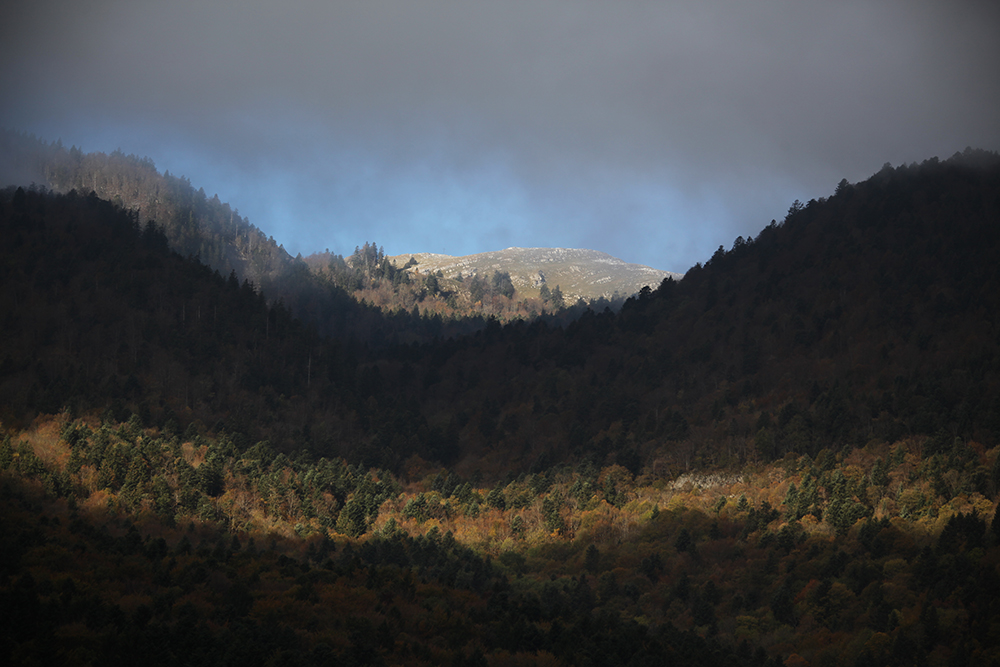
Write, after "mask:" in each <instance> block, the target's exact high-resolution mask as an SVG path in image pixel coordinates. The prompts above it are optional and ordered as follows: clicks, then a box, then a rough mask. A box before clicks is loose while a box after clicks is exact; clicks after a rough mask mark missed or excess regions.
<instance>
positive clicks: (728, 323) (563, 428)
mask: <svg viewBox="0 0 1000 667" xmlns="http://www.w3.org/2000/svg"><path fill="white" fill-rule="evenodd" d="M998 241H1000V160H998V158H997V156H996V155H995V154H991V153H981V152H975V151H967V152H966V153H965V154H961V155H956V156H955V157H953V158H951V159H950V160H947V161H943V162H941V161H938V160H930V161H927V162H925V163H924V164H922V165H919V166H918V165H913V166H909V167H899V168H895V169H894V168H891V167H888V166H887V167H885V168H884V169H883V170H882V171H880V172H879V173H878V174H876V175H874V176H873V177H872V178H871V179H869V180H868V181H865V182H863V183H859V184H856V185H850V184H848V183H846V182H842V183H841V184H840V185H839V186H838V188H837V190H836V193H835V194H834V195H833V196H831V197H830V198H829V199H824V200H820V201H811V202H809V203H807V204H804V205H803V204H800V203H798V202H796V203H795V204H794V205H793V206H792V207H791V209H790V210H789V213H788V216H787V217H786V218H785V220H784V221H783V222H781V223H776V222H772V224H771V225H769V226H768V227H766V228H765V229H763V230H762V231H761V233H760V234H759V235H758V236H757V238H755V239H742V238H739V239H737V240H736V242H735V243H734V246H733V248H732V249H731V250H729V251H726V250H724V249H723V248H720V249H719V251H718V252H716V253H715V255H713V257H712V258H711V259H710V260H709V261H707V262H706V263H705V265H704V266H701V265H698V266H695V267H694V268H692V269H691V270H690V271H689V272H688V274H687V275H686V276H685V277H684V279H683V280H682V281H680V282H674V281H666V282H664V283H663V285H662V286H661V287H660V288H659V289H658V290H655V291H652V292H643V293H642V294H640V295H639V296H637V297H636V298H634V299H632V300H630V301H628V302H627V303H626V305H625V307H624V308H623V309H622V311H621V313H619V314H617V315H613V314H611V313H603V314H592V315H590V316H585V317H583V318H581V319H580V320H579V321H577V322H575V323H573V324H571V325H569V326H568V327H567V328H566V329H565V331H563V330H558V329H548V328H546V327H544V326H541V325H534V326H525V325H521V326H512V327H507V328H504V329H494V330H488V331H486V332H484V333H483V334H479V335H477V336H476V337H475V338H472V339H465V340H462V341H458V342H454V343H451V344H449V345H446V346H443V347H438V348H435V349H434V351H433V353H432V354H431V356H430V357H428V358H427V359H428V360H430V359H432V360H433V361H428V362H427V363H426V364H425V366H424V369H423V372H422V374H420V373H418V375H420V379H421V382H422V383H423V384H424V385H425V386H424V389H423V391H422V392H421V396H422V400H423V402H424V406H425V414H426V415H427V416H428V418H429V419H430V420H431V421H432V422H433V421H434V420H435V415H436V416H437V418H438V419H440V420H441V421H442V422H444V421H447V420H449V419H451V418H452V417H453V416H454V415H456V414H458V415H459V416H460V417H461V419H459V421H458V423H457V426H460V427H461V433H462V434H463V435H465V436H466V437H467V438H468V439H469V440H470V441H476V442H478V443H479V444H481V445H482V446H484V447H486V448H487V449H489V448H491V447H495V448H496V449H497V450H498V451H500V452H503V454H502V455H503V456H505V457H507V456H509V455H510V451H511V450H513V451H524V452H525V454H526V456H528V457H529V458H530V457H533V456H537V455H538V454H539V453H540V452H543V451H545V449H546V447H552V448H554V451H553V452H552V454H553V455H554V456H555V458H556V459H558V458H560V457H561V456H563V455H565V454H568V453H570V452H572V453H573V454H574V455H579V454H580V453H582V452H584V451H589V452H591V453H592V454H593V455H595V456H598V457H604V456H606V455H607V453H608V452H609V451H611V450H618V451H622V450H628V451H629V452H635V453H637V454H638V455H639V456H640V459H641V460H644V461H647V462H648V460H649V458H648V457H649V456H652V455H653V454H655V453H663V452H668V453H671V454H672V455H676V456H681V457H682V458H684V459H685V460H686V461H688V462H690V457H691V456H692V455H694V454H697V455H704V456H708V457H710V458H711V459H712V460H718V461H722V460H733V457H739V458H741V459H742V458H745V457H747V456H763V457H765V458H770V457H774V456H780V455H782V454H783V453H784V452H787V451H797V452H800V453H801V452H809V453H815V452H816V451H818V450H820V449H822V448H824V447H831V446H832V447H840V446H843V445H851V444H863V443H864V442H866V441H867V440H868V439H870V438H872V437H877V438H883V439H888V440H893V439H895V438H898V437H902V436H904V435H907V434H939V433H940V434H941V435H942V437H943V436H944V434H949V435H950V436H951V437H954V436H961V437H963V438H978V439H981V440H982V441H984V442H993V441H994V440H995V439H996V438H997V434H998V426H1000V368H998V363H1000V362H998V360H1000V348H998V342H1000V341H998V335H1000V329H998V322H997V315H996V313H998V312H1000V268H998V267H1000V264H998V263H997V262H996V256H997V251H998V249H1000V247H998V246H1000V243H998ZM411 375H412V374H411ZM463 423H464V426H463V425H462V424H463ZM671 441H673V442H672V444H671ZM628 458H629V460H631V461H635V459H634V458H633V457H632V454H629V455H628Z"/></svg>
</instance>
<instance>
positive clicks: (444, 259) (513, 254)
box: [389, 248, 681, 303]
mask: <svg viewBox="0 0 1000 667" xmlns="http://www.w3.org/2000/svg"><path fill="white" fill-rule="evenodd" d="M410 258H413V259H414V260H416V262H417V263H416V265H415V266H414V267H412V268H411V269H410V270H411V271H412V272H419V273H436V272H438V271H440V272H441V273H442V274H443V275H444V277H446V278H455V277H457V276H459V275H462V276H470V277H471V276H473V275H477V274H478V275H484V276H490V275H492V274H493V273H494V272H495V271H504V272H506V273H509V274H510V278H511V281H512V283H513V285H514V287H515V288H516V289H517V291H518V292H519V293H521V294H523V295H526V296H538V295H539V291H540V289H541V287H542V286H543V285H545V286H547V287H548V288H549V289H550V290H551V289H554V288H555V287H559V288H560V290H561V292H562V293H563V296H564V298H565V299H566V300H567V302H569V303H574V302H576V301H577V300H578V299H582V300H584V301H587V302H589V301H594V300H596V299H602V298H603V299H608V300H611V301H614V300H616V299H619V298H624V297H629V296H631V295H633V294H635V293H637V292H638V291H639V290H641V289H642V288H643V287H653V288H655V287H657V286H659V284H660V283H661V282H663V280H664V279H665V278H667V277H668V276H671V277H673V278H675V279H679V278H680V277H681V274H679V273H670V272H669V271H661V270H659V269H652V268H650V267H648V266H642V265H641V264H629V263H627V262H623V261H622V260H620V259H618V258H616V257H612V256H611V255H608V254H607V253H603V252H598V251H596V250H573V249H567V248H507V249H506V250H499V251H495V252H484V253H478V254H475V255H466V256H463V257H452V256H450V255H439V254H432V253H415V254H411V255H406V254H403V255H397V256H395V257H390V258H389V259H390V260H391V261H392V262H393V263H394V264H395V265H396V266H400V267H402V266H404V265H405V264H406V263H407V262H409V260H410Z"/></svg>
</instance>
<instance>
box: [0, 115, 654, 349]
mask: <svg viewBox="0 0 1000 667" xmlns="http://www.w3.org/2000/svg"><path fill="white" fill-rule="evenodd" d="M8 183H12V184H20V185H25V186H27V185H28V184H29V183H31V184H35V185H36V187H42V188H44V189H46V190H51V191H54V192H59V193H68V192H70V191H74V190H75V191H76V192H78V193H79V194H87V193H90V192H93V193H94V194H95V195H97V196H98V197H100V198H102V199H105V200H107V201H111V202H113V203H115V204H117V205H119V206H121V207H122V208H124V209H126V210H129V211H132V212H134V213H135V215H136V216H137V217H138V219H139V222H140V224H145V223H146V222H150V221H151V222H153V223H154V224H156V225H157V226H158V227H159V229H160V230H161V231H162V232H163V234H164V235H165V236H166V238H167V241H168V243H169V245H170V247H171V248H172V249H174V250H175V251H177V252H178V253H180V254H181V255H183V256H191V257H197V258H198V259H199V260H200V261H202V262H203V263H205V264H207V265H208V266H210V267H212V268H213V269H215V270H217V271H219V272H220V273H221V274H222V275H223V276H228V275H229V274H230V273H233V274H235V276H236V278H237V279H238V280H239V281H241V282H242V281H247V282H249V283H250V284H251V285H252V286H253V287H254V289H256V290H259V291H262V292H263V293H264V294H265V295H266V298H267V299H269V300H270V301H271V302H278V301H280V302H282V303H283V304H284V305H285V306H287V307H288V308H290V309H291V311H292V312H293V313H294V314H295V315H296V316H298V317H300V318H302V319H303V320H306V321H309V322H311V323H312V324H313V325H314V326H316V327H317V328H318V329H319V331H320V332H322V333H324V334H327V335H334V336H337V337H341V338H344V337H352V336H361V337H364V338H366V339H368V340H369V341H370V342H372V343H375V344H380V341H396V342H400V341H406V342H412V341H417V340H430V339H433V337H434V336H440V335H459V334H462V333H467V332H469V331H471V330H475V329H476V328H481V327H482V326H485V320H486V318H488V317H495V318H498V319H500V320H501V321H505V322H506V321H509V320H512V319H523V318H528V319H531V318H534V317H538V316H540V315H546V314H548V315H551V314H552V313H553V312H554V311H556V310H559V309H560V308H561V306H558V307H556V306H554V305H553V304H552V303H550V302H549V301H548V300H539V299H538V297H539V294H538V290H537V288H535V287H533V286H530V285H529V284H528V282H525V281H521V280H520V274H518V281H517V285H515V286H514V287H515V291H516V292H517V293H516V294H506V295H505V294H500V293H499V292H497V293H496V294H486V295H485V296H486V297H488V298H486V299H484V298H482V297H483V295H480V294H477V295H476V296H477V298H471V294H470V290H469V285H468V284H466V285H462V284H460V283H458V282H452V283H450V284H446V285H443V286H439V285H437V284H436V283H435V282H433V281H432V282H431V284H426V283H427V281H426V276H424V277H423V278H421V279H420V280H419V281H418V282H417V283H416V284H412V285H411V284H410V281H409V279H408V274H406V273H399V274H398V275H397V273H396V272H395V271H392V270H391V269H389V268H387V267H384V266H382V262H383V260H384V255H383V253H381V251H380V250H379V249H378V247H377V245H375V244H368V243H365V245H364V249H362V248H356V250H355V253H354V254H352V255H349V256H347V257H346V258H345V257H344V256H342V255H338V254H336V253H330V252H329V251H326V252H323V253H316V254H314V255H311V256H308V257H306V258H302V257H291V256H290V255H289V254H288V253H287V252H286V251H285V249H284V247H282V246H281V245H279V244H278V243H277V242H276V241H275V240H274V238H273V237H269V236H267V235H266V234H265V233H264V232H263V231H261V230H260V229H258V228H257V227H255V226H254V225H252V224H251V223H250V221H249V220H247V219H246V218H244V217H242V216H241V215H240V214H239V211H238V210H237V209H235V208H233V207H231V206H230V205H229V204H228V203H223V202H221V201H220V200H219V198H218V196H217V195H216V196H212V197H209V196H208V195H207V194H206V193H205V190H204V189H203V188H199V189H197V190H196V189H195V188H194V187H193V186H192V185H191V182H190V181H189V180H188V179H186V178H184V177H177V176H173V175H171V174H170V173H164V174H161V173H160V172H159V171H157V169H156V165H155V163H154V162H153V160H151V159H150V158H148V157H138V156H135V155H126V154H124V153H122V152H121V151H115V152H113V153H111V154H110V155H107V154H104V153H87V154H84V153H83V152H82V151H81V150H80V149H78V148H76V147H75V146H74V147H71V148H68V149H67V148H66V147H64V146H63V145H62V144H61V142H54V143H47V142H44V141H41V140H39V139H37V138H35V137H34V136H29V135H25V134H21V133H18V132H14V131H11V130H3V131H0V185H2V184H8ZM369 251H370V252H369ZM505 252H506V251H505ZM592 261H594V262H597V263H598V265H600V264H602V263H603V264H606V265H607V266H609V267H610V266H615V267H616V268H615V270H614V271H611V272H606V271H597V270H593V271H592V270H591V269H586V268H585V267H584V266H583V265H576V267H575V268H574V267H573V266H566V267H563V266H562V265H561V264H560V263H556V264H553V265H552V266H551V268H552V270H554V271H556V274H555V275H556V276H558V277H561V276H562V274H563V269H567V270H570V271H572V273H571V274H570V275H571V276H572V277H569V276H567V277H566V278H565V282H566V286H567V287H568V286H570V285H572V286H573V287H572V289H571V290H570V292H571V294H570V295H568V296H567V303H569V304H570V305H572V304H573V303H575V302H576V300H577V298H579V297H582V298H584V300H586V301H588V302H591V301H594V300H595V299H598V298H604V299H605V301H606V303H603V302H602V304H600V305H603V306H608V305H610V306H612V307H613V308H617V307H618V306H619V305H620V302H621V300H623V299H624V298H625V297H627V296H629V295H631V294H632V293H634V292H636V291H638V289H640V288H641V287H642V286H643V285H647V284H657V283H658V280H655V279H654V278H655V277H656V276H661V277H662V276H664V275H666V273H664V272H655V271H653V270H651V269H647V268H645V267H627V266H625V265H621V266H618V265H617V264H616V263H615V262H612V261H611V258H607V257H605V258H597V257H596V256H595V258H594V259H593V260H592ZM619 264H620V263H619ZM578 269H583V270H582V271H581V270H578ZM590 274H593V276H592V280H594V281H600V282H599V283H597V284H595V285H593V286H588V285H587V282H586V280H583V281H581V280H580V277H581V276H586V275H590ZM394 276H395V279H394ZM484 276H485V278H486V279H489V278H490V277H491V276H492V272H490V273H489V274H484ZM557 284H558V283H557ZM488 287H489V286H487V288H488ZM553 287H554V285H553ZM486 291H487V292H489V289H487V290H486ZM616 292H617V293H618V294H619V296H618V297H617V298H615V293H616ZM361 302H363V303H361ZM378 311H381V313H385V314H388V315H397V317H394V318H393V317H390V318H381V317H377V316H375V313H376V312H378ZM401 312H402V313H405V314H406V315H407V316H408V315H410V314H413V315H414V316H419V315H421V314H423V315H425V316H426V317H434V316H437V317H439V318H443V319H445V320H448V322H446V323H445V322H420V321H418V320H413V321H411V318H409V317H398V315H399V314H400V313H401ZM576 312H577V311H575V310H571V311H569V312H567V313H564V314H563V317H564V318H571V317H573V316H574V315H575V313H576ZM381 313H380V314H381ZM476 316H481V317H480V318H479V319H478V320H477V319H475V318H476ZM457 318H466V320H465V321H464V322H463V323H462V324H455V323H454V322H453V320H455V319H457Z"/></svg>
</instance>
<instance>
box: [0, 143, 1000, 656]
mask: <svg viewBox="0 0 1000 667" xmlns="http://www.w3.org/2000/svg"><path fill="white" fill-rule="evenodd" d="M144 219H145V214H139V213H136V212H135V211H133V210H127V209H125V208H122V206H120V205H118V204H116V203H115V202H110V201H106V200H103V199H102V198H101V197H100V196H98V194H97V192H96V190H95V193H94V194H91V195H83V194H81V193H80V192H79V191H73V192H68V193H66V194H52V193H50V192H47V191H45V190H44V189H43V188H30V187H29V188H16V189H15V188H10V189H7V190H5V191H3V192H2V193H0V234H2V236H3V238H4V239H6V240H8V242H7V243H5V244H4V245H3V248H2V249H0V260H2V261H0V334H2V335H0V410H2V411H0V425H2V429H3V431H2V433H0V469H2V471H0V502H2V504H3V510H4V511H3V512H2V513H0V514H2V517H3V523H4V526H3V529H4V534H5V535H9V536H10V539H9V540H6V541H5V543H4V547H3V549H2V551H0V596H2V599H0V602H2V604H0V609H3V610H6V611H5V612H4V613H5V616H4V621H5V622H4V623H3V624H0V627H2V628H3V630H2V632H0V635H2V642H0V651H2V652H3V655H4V656H5V657H7V656H9V660H8V661H9V662H13V663H15V664H16V663H30V662H33V661H34V662H53V661H55V662H66V663H70V662H79V663H83V664H89V663H92V662H96V661H98V660H99V659H104V658H107V657H108V656H111V657H112V658H113V659H116V660H118V661H122V662H125V661H129V660H134V659H136V656H137V655H139V652H140V651H142V650H143V649H142V648H141V647H147V646H151V645H155V646H158V647H160V648H161V650H160V651H159V652H157V653H155V654H154V655H152V656H150V655H148V654H143V659H144V660H145V661H147V662H150V661H151V662H156V663H162V664H190V663H193V662H199V661H201V662H206V663H207V662H212V663H213V664H219V663H223V664H226V663H237V662H238V663H240V664H280V663H281V662H294V663H298V664H329V663H331V662H337V663H338V664H380V663H382V664H416V665H430V664H489V665H505V664H629V663H630V662H631V663H632V664H647V663H649V664H664V663H672V662H680V663H685V662H695V661H697V662H700V663H703V664H706V665H714V664H719V665H722V664H747V665H750V664H758V665H763V664H768V663H769V664H782V663H783V664H786V665H793V664H799V665H802V664H812V665H841V664H844V662H845V661H847V662H849V663H852V664H857V665H868V664H871V665H882V664H891V665H908V664H915V663H921V664H928V665H951V664H992V663H995V662H997V661H1000V653H998V648H997V647H998V646H1000V637H998V635H997V628H998V627H1000V624H998V619H1000V608H998V607H997V600H1000V569H998V568H1000V539H998V531H1000V519H998V513H997V511H996V501H997V499H998V492H1000V457H998V453H1000V442H998V440H1000V328H998V325H1000V323H998V322H997V313H998V312H1000V303H998V302H1000V266H998V263H997V262H996V261H995V258H996V256H997V251H998V250H1000V157H998V156H997V155H996V154H992V153H985V152H978V151H966V152H965V153H963V154H957V155H955V156H954V157H952V158H950V159H948V160H944V161H939V160H928V161H927V162H925V163H923V164H921V165H910V166H902V167H897V168H893V167H890V166H888V165H887V166H886V167H885V168H883V169H882V170H881V171H880V172H879V173H877V174H875V175H874V176H873V177H872V178H870V179H869V180H867V181H864V182H861V183H857V184H850V183H847V182H842V183H841V184H840V185H839V186H837V188H836V190H835V192H834V193H833V194H832V195H831V196H830V197H829V198H826V199H823V200H817V201H810V202H808V203H806V204H800V203H798V202H796V203H795V204H793V205H792V207H791V208H790V210H789V212H788V215H787V216H786V218H785V219H784V220H782V221H780V222H778V221H774V222H772V223H771V224H770V225H768V226H766V227H765V228H763V229H762V231H761V232H760V234H759V235H757V237H755V238H752V239H743V238H740V239H737V240H736V242H735V243H734V245H733V247H732V248H731V249H729V250H726V249H725V248H720V249H719V251H718V252H716V253H715V254H714V255H713V257H711V258H710V259H709V260H708V261H706V262H705V263H704V265H698V266H695V267H694V268H693V269H692V270H691V271H689V272H688V274H687V275H686V276H685V277H684V278H683V280H680V281H674V280H669V279H668V280H666V281H664V282H663V284H661V285H660V287H659V288H658V289H656V290H644V291H643V292H642V293H640V294H639V295H638V296H636V297H635V298H633V299H630V300H629V301H627V302H626V303H625V305H624V306H623V307H622V309H621V311H620V312H618V313H615V312H612V311H610V310H606V311H603V312H599V313H598V312H593V311H589V312H586V313H584V314H583V315H582V316H581V317H579V318H578V319H576V320H574V321H572V322H568V323H564V324H559V323H558V322H557V321H554V320H553V321H545V320H543V319H537V320H533V321H531V322H527V321H524V320H514V321H512V322H511V323H509V324H506V325H501V323H500V322H499V321H498V320H492V321H490V322H489V323H485V322H484V323H483V324H484V326H483V328H482V329H481V330H479V331H477V332H475V333H471V334H468V335H449V334H448V332H447V331H446V329H445V328H444V327H443V322H444V320H443V319H442V320H437V321H438V322H439V323H440V324H434V322H435V320H434V319H433V318H425V317H416V318H414V317H413V315H412V313H407V312H400V313H398V314H396V315H386V314H385V313H384V312H383V311H381V310H378V309H376V308H367V309H366V308H364V307H360V306H359V307H358V310H357V311H356V312H357V313H360V315H359V316H358V318H357V319H354V320H352V321H351V322H350V324H349V329H350V331H351V335H350V336H337V337H331V336H330V335H328V334H327V332H325V331H324V330H323V329H322V328H321V327H320V326H318V325H317V324H316V323H315V322H310V321H305V322H304V321H303V320H301V319H298V318H296V317H295V316H294V315H295V312H296V311H295V310H293V308H292V307H291V306H286V305H285V304H283V303H282V302H281V301H279V300H269V298H268V296H267V292H266V289H265V290H264V291H263V292H261V291H260V290H258V289H257V288H256V286H255V285H252V284H251V282H250V281H249V280H247V279H241V278H240V277H239V275H238V274H237V273H236V272H232V271H231V272H229V273H224V272H220V271H218V270H215V269H213V268H210V267H208V266H206V265H204V264H202V263H201V262H199V261H197V260H196V259H195V258H193V257H188V256H185V255H183V254H180V253H178V252H175V251H174V250H172V249H171V247H170V239H169V233H168V230H166V229H165V228H163V227H161V226H160V225H159V224H157V223H155V222H154V223H147V222H144ZM359 253H360V254H361V255H366V256H370V257H369V258H370V259H373V260H374V261H370V262H368V265H369V266H370V267H372V271H378V270H381V271H383V272H386V271H388V269H385V268H379V267H382V266H384V256H381V255H382V253H381V251H379V250H378V249H377V248H375V247H374V246H372V245H366V246H365V248H359ZM362 259H363V258H362ZM362 264H363V262H362ZM303 266H304V265H303ZM305 270H306V271H307V272H308V273H309V275H310V276H316V281H317V282H316V283H315V285H317V286H319V287H318V288H322V289H328V290H332V289H333V288H334V287H336V285H335V280H340V279H342V278H336V279H334V277H333V273H332V272H331V273H330V275H327V276H326V277H324V276H323V275H321V274H322V272H321V271H316V272H309V270H308V268H306V269H305ZM350 270H351V271H354V270H355V269H354V266H353V262H352V266H351V267H350ZM390 273H391V272H390ZM344 275H347V274H344ZM396 276H397V274H395V273H391V275H383V276H382V279H387V280H389V281H393V280H397V277H396ZM310 280H312V278H310ZM400 280H401V279H400ZM324 284H327V286H326V287H323V285H324ZM502 288H503V284H502V280H500V281H498V289H502ZM338 289H339V288H338ZM344 294H346V292H344ZM351 301H352V302H353V299H352V300H351ZM345 312H346V311H345ZM352 312H354V311H352ZM318 321H322V320H318ZM414 322H420V324H419V326H422V327H432V328H433V327H435V326H440V327H442V328H440V329H438V330H437V331H433V329H429V331H431V332H432V334H434V333H436V334H437V339H428V336H427V335H426V331H428V330H425V332H424V333H421V335H419V336H417V335H412V336H411V335H410V334H408V329H407V327H408V326H411V325H412V324H413V323H414ZM345 326H346V325H345ZM345 330H346V329H345ZM400 341H405V342H400ZM410 341H413V342H410ZM418 341H425V342H418ZM10 610H18V611H17V613H12V612H11V611H10Z"/></svg>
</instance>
